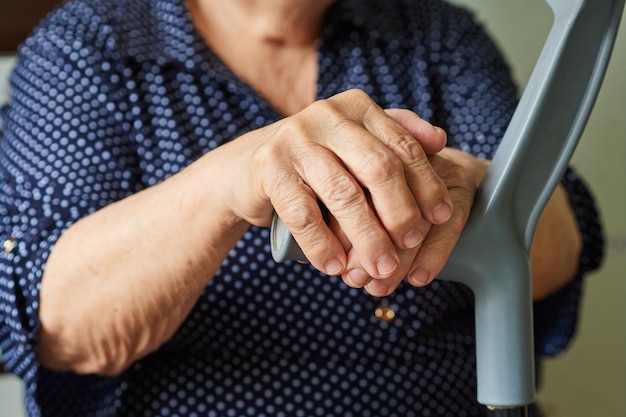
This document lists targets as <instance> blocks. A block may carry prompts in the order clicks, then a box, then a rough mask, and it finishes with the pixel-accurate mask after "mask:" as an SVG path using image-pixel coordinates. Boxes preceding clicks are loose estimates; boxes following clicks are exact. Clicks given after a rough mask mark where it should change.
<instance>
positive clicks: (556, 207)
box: [531, 185, 582, 300]
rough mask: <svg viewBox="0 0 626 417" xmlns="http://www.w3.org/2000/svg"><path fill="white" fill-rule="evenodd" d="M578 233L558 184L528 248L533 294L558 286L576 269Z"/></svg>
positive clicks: (540, 295) (540, 294)
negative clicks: (530, 246)
mask: <svg viewBox="0 0 626 417" xmlns="http://www.w3.org/2000/svg"><path fill="white" fill-rule="evenodd" d="M581 250H582V237H581V234H580V231H579V228H578V224H577V222H576V218H575V216H574V212H573V210H572V207H571V206H570V203H569V199H568V196H567V194H566V192H565V190H564V188H563V187H562V186H560V185H559V186H558V187H557V188H556V190H555V191H554V193H553V194H552V197H551V198H550V200H549V201H548V204H547V205H546V207H545V209H544V211H543V213H542V214H541V217H540V218H539V222H538V223H537V229H536V231H535V237H534V239H533V244H532V248H531V265H532V275H533V298H534V299H535V300H540V299H542V298H545V297H546V296H548V295H550V294H552V293H553V292H555V291H557V290H559V289H560V288H562V287H563V286H565V285H566V284H567V283H568V282H569V281H571V280H572V279H573V278H574V276H575V275H576V273H577V272H578V265H579V256H580V252H581Z"/></svg>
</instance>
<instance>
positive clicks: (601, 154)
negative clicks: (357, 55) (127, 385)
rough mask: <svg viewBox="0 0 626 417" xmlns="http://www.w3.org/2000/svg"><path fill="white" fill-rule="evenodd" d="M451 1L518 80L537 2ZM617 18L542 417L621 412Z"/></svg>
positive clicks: (623, 156)
mask: <svg viewBox="0 0 626 417" xmlns="http://www.w3.org/2000/svg"><path fill="white" fill-rule="evenodd" d="M454 1H455V2H457V3H459V4H462V5H465V6H467V7H469V8H471V9H473V10H474V11H475V13H476V15H477V17H478V18H479V20H481V21H482V22H483V24H484V25H485V26H486V28H487V29H488V30H489V31H490V32H491V33H492V34H493V36H494V37H495V38H496V39H497V41H498V43H499V45H500V46H501V48H502V50H503V51H504V53H505V55H506V56H507V57H508V60H509V63H510V64H511V65H512V68H513V71H514V76H515V78H516V80H517V81H518V83H519V84H520V86H522V87H523V86H524V85H525V83H526V81H527V80H528V77H529V76H530V73H531V71H532V68H533V65H534V63H535V61H536V59H537V57H538V55H539V52H540V50H541V47H542V46H543V42H544V40H545V38H546V36H547V33H548V31H549V28H550V25H551V22H552V20H551V13H550V11H549V9H548V7H547V6H546V5H545V4H544V2H543V1H540V0H525V1H519V0H454ZM2 3H3V5H2V7H4V4H5V2H4V1H3V2H2ZM2 14H3V13H2V12H0V15H2ZM4 16H5V17H6V16H7V14H4ZM624 19H626V17H623V19H622V20H623V21H622V25H621V28H620V33H619V35H618V41H617V44H616V46H615V50H614V52H613V57H612V61H611V64H610V66H609V68H608V72H607V75H606V78H605V81H604V84H603V87H602V90H601V92H600V96H599V98H598V101H597V103H596V107H595V109H594V111H593V114H592V116H591V120H590V121H589V124H588V125H587V128H586V130H585V133H584V136H583V139H582V140H581V143H580V144H579V146H578V148H577V150H576V153H575V155H574V158H573V161H572V164H573V165H574V167H575V168H576V169H577V170H578V171H579V172H580V173H581V174H582V175H583V176H584V178H585V179H586V180H587V182H588V183H589V184H590V186H591V188H592V189H593V191H594V193H595V195H596V197H597V200H598V204H599V206H600V210H601V211H602V214H603V218H604V224H605V226H606V231H607V243H608V247H607V258H606V260H605V262H604V265H603V267H602V268H601V269H600V270H599V271H598V272H596V273H594V274H593V275H591V276H590V277H589V279H588V280H587V284H586V293H585V298H584V300H583V305H582V311H581V323H580V327H579V331H578V334H577V336H576V338H575V340H574V342H573V344H572V346H571V348H570V349H569V350H568V351H566V352H565V353H564V354H563V355H561V356H560V357H558V358H554V359H551V360H549V361H548V363H547V368H546V371H545V374H544V378H543V383H542V388H541V390H540V391H539V394H538V397H539V400H540V403H541V404H542V406H543V408H544V410H545V411H546V414H547V416H548V417H590V416H594V417H595V416H602V417H626V22H624ZM1 30H2V28H1V27H0V31H1ZM0 36H2V35H1V34H0ZM6 39H8V37H7V38H6ZM13 62H14V57H13V55H12V54H11V53H10V52H4V53H3V55H0V103H1V102H4V101H5V100H6V97H7V94H8V84H7V82H6V79H7V77H8V73H9V71H10V68H11V66H12V65H13ZM22 390H23V388H22V386H21V383H20V382H19V380H18V379H17V378H15V377H13V376H11V375H8V374H5V375H0V417H23V416H24V412H23V407H22V399H21V397H22Z"/></svg>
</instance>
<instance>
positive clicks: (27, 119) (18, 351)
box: [0, 3, 140, 380]
mask: <svg viewBox="0 0 626 417" xmlns="http://www.w3.org/2000/svg"><path fill="white" fill-rule="evenodd" d="M72 4H75V3H70V5H69V6H68V7H65V8H63V9H61V10H59V11H57V12H56V13H55V14H53V15H51V17H50V18H49V19H48V20H47V21H46V22H44V23H43V24H42V26H41V27H40V28H39V29H38V30H37V31H35V32H34V33H33V35H32V36H31V37H30V38H29V39H28V40H27V41H26V42H25V44H24V45H23V46H22V47H21V48H20V52H19V55H18V62H17V66H16V68H15V69H14V70H13V72H12V74H11V79H10V82H11V99H10V102H9V104H8V105H6V106H5V107H4V108H3V109H2V111H1V116H2V121H3V128H2V132H1V136H0V243H1V244H2V252H1V253H0V351H1V352H2V360H3V362H4V363H5V367H6V368H7V370H9V371H11V372H13V373H15V374H17V375H18V376H21V377H23V378H25V379H26V380H28V379H29V378H31V377H32V374H33V372H35V371H36V368H37V367H36V359H35V348H36V343H37V334H38V330H39V326H40V323H39V318H38V310H39V290H40V285H41V279H42V275H43V270H44V267H45V264H46V260H47V259H48V256H49V254H50V251H51V250H52V248H53V246H54V244H55V242H56V241H57V239H58V238H59V237H60V236H61V234H62V233H63V232H64V231H65V230H66V229H67V228H68V227H70V226H71V225H72V224H73V223H74V222H76V221H77V220H79V219H80V218H82V217H84V216H86V215H88V214H89V213H91V212H94V211H96V210H97V209H99V208H100V207H103V206H105V205H107V204H110V203H111V202H113V201H115V200H119V199H121V198H123V197H125V196H126V195H128V194H131V193H132V192H134V191H137V190H138V188H139V187H140V181H139V180H138V179H137V177H138V175H137V170H136V169H135V168H134V166H135V165H136V157H135V155H134V153H133V152H134V149H133V146H132V143H130V141H129V139H128V137H127V135H125V134H124V123H123V121H122V120H121V119H120V117H119V114H118V112H117V111H116V109H115V104H114V103H115V100H114V99H113V96H114V94H115V91H114V88H113V86H114V83H115V74H114V71H113V68H112V64H111V62H112V61H111V60H109V59H108V57H107V56H106V53H105V52H103V51H105V50H106V47H105V45H106V44H107V42H108V41H109V39H108V38H107V33H108V31H107V28H106V27H105V25H104V24H101V25H99V24H98V22H100V21H99V20H98V19H95V18H94V16H93V10H90V9H89V8H86V7H83V8H80V9H78V8H76V7H74V8H72ZM94 22H95V23H94ZM100 23H102V22H100ZM67 296H68V298H69V299H71V297H72V294H71V293H68V294H67Z"/></svg>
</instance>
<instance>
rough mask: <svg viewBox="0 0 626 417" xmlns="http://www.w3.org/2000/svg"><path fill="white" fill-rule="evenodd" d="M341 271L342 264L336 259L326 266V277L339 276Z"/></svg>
mask: <svg viewBox="0 0 626 417" xmlns="http://www.w3.org/2000/svg"><path fill="white" fill-rule="evenodd" d="M342 269H343V264H342V263H341V262H339V261H338V260H337V259H333V260H332V261H330V262H328V263H327V264H326V275H339V273H340V272H341V270H342Z"/></svg>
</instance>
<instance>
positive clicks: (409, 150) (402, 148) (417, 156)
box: [391, 135, 427, 163]
mask: <svg viewBox="0 0 626 417" xmlns="http://www.w3.org/2000/svg"><path fill="white" fill-rule="evenodd" d="M391 148H392V150H393V151H394V153H395V154H396V155H398V156H399V157H400V159H402V160H403V161H410V162H413V163H426V162H427V159H426V158H425V157H424V150H423V149H422V145H420V144H419V142H418V141H417V140H415V139H414V138H413V137H411V136H409V135H401V136H400V138H399V140H397V141H394V142H393V144H392V145H391Z"/></svg>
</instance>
